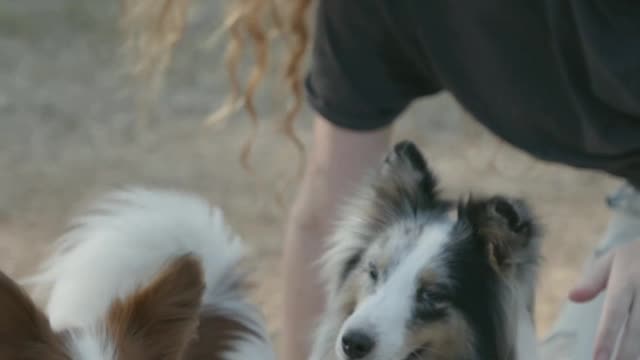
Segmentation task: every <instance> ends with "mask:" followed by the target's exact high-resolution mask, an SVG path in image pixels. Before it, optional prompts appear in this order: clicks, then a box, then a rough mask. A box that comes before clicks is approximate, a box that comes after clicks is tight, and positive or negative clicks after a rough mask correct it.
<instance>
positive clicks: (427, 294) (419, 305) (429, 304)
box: [415, 287, 448, 320]
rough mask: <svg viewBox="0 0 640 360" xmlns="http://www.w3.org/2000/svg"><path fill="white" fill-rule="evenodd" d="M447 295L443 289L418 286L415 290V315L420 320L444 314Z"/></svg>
mask: <svg viewBox="0 0 640 360" xmlns="http://www.w3.org/2000/svg"><path fill="white" fill-rule="evenodd" d="M447 299H448V298H447V295H446V293H445V292H444V291H442V290H439V289H432V288H426V287H423V288H420V289H418V291H417V292H416V305H415V310H416V316H417V317H418V318H420V319H422V320H433V319H436V318H440V317H442V316H445V315H446V303H447Z"/></svg>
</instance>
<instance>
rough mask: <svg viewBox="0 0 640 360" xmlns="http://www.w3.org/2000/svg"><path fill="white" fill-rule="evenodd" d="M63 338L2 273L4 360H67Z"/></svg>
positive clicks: (0, 305) (1, 348) (0, 302)
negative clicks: (61, 338)
mask: <svg viewBox="0 0 640 360" xmlns="http://www.w3.org/2000/svg"><path fill="white" fill-rule="evenodd" d="M67 358H68V357H67V356H65V355H64V347H63V346H62V342H61V340H60V339H59V337H58V336H57V335H56V334H55V333H54V332H53V330H52V329H51V326H50V325H49V321H48V320H47V318H46V316H45V315H44V314H43V313H42V312H41V311H40V310H38V308H37V307H36V305H35V304H34V303H33V301H32V300H31V299H30V298H29V296H28V295H27V294H26V293H25V292H24V290H22V289H21V288H20V286H18V284H16V283H15V282H14V281H13V280H11V279H10V278H9V277H8V276H7V275H6V274H4V273H3V272H0V359H23V360H41V359H43V360H44V359H56V360H57V359H67Z"/></svg>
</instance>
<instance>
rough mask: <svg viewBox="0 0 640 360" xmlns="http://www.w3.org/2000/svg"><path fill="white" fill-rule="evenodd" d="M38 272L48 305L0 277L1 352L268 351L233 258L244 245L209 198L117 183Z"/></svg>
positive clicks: (189, 355)
mask: <svg viewBox="0 0 640 360" xmlns="http://www.w3.org/2000/svg"><path fill="white" fill-rule="evenodd" d="M72 225H73V227H72V229H71V230H70V231H69V232H68V233H67V234H66V235H65V236H64V237H63V238H62V239H61V241H60V242H59V248H58V251H57V253H56V254H55V255H54V256H53V257H52V258H51V259H50V260H49V262H48V263H47V264H46V266H45V267H44V269H43V271H42V273H40V274H38V275H37V276H35V277H33V278H32V279H29V280H28V282H30V283H36V284H39V285H48V286H49V287H50V288H51V289H50V290H51V295H50V298H49V301H48V305H47V315H46V316H45V314H44V313H42V312H40V310H38V309H37V308H36V306H35V305H34V304H33V302H32V301H31V300H30V298H29V297H28V296H27V295H26V294H25V292H23V290H22V289H21V288H20V287H19V286H18V285H17V284H16V283H15V282H13V281H12V280H11V279H9V278H8V277H6V276H5V275H4V274H3V275H2V276H1V277H0V313H1V315H0V359H7V360H145V359H147V360H177V359H216V360H247V359H264V360H273V359H274V358H275V356H274V354H273V350H272V346H271V343H270V342H269V340H268V338H267V333H266V331H265V328H264V327H263V324H264V321H263V319H262V316H261V315H260V313H259V311H258V310H257V309H256V308H255V307H254V306H253V305H251V304H250V303H248V302H247V299H246V297H245V291H244V290H245V282H244V280H245V279H244V276H243V275H242V273H241V272H238V271H237V269H236V265H237V264H238V261H239V260H240V259H241V256H242V253H243V247H242V245H241V242H240V240H239V239H238V238H237V237H236V236H235V235H234V234H233V233H232V232H231V231H230V230H229V229H228V227H227V226H226V224H225V221H224V219H223V215H222V213H221V212H220V210H219V209H217V208H212V207H211V206H209V204H207V203H206V202H205V201H203V200H201V199H199V198H197V197H193V196H191V195H187V194H183V193H177V192H169V191H147V190H143V189H133V190H128V191H122V192H117V193H114V194H111V195H109V196H108V197H106V198H105V199H103V200H102V201H100V202H98V204H97V205H96V207H95V208H94V209H92V211H91V212H89V213H87V214H86V215H85V216H83V217H80V218H78V219H76V220H75V221H74V223H73V224H72Z"/></svg>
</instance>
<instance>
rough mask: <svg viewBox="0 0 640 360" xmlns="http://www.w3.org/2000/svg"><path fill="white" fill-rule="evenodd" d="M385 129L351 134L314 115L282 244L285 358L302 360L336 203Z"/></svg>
mask: <svg viewBox="0 0 640 360" xmlns="http://www.w3.org/2000/svg"><path fill="white" fill-rule="evenodd" d="M390 133H391V130H390V128H389V127H386V128H383V129H379V130H375V131H367V132H354V131H350V130H345V129H341V128H338V127H336V126H335V125H333V124H331V123H330V122H329V121H327V120H325V119H323V118H322V117H318V118H317V119H316V120H315V123H314V129H313V145H312V148H311V151H310V153H309V157H308V159H307V160H308V161H307V169H306V173H305V175H304V178H303V180H302V183H301V187H300V190H299V192H298V195H297V198H296V200H295V202H294V204H293V206H292V209H291V213H290V217H289V221H288V224H287V227H286V235H285V243H284V263H283V265H284V271H283V280H284V283H285V286H284V293H283V295H284V309H285V312H284V324H283V325H284V329H283V334H282V348H281V350H282V352H283V358H284V359H306V358H307V356H308V352H309V346H310V344H309V342H310V340H311V335H312V332H311V331H312V330H313V328H314V325H315V322H316V321H317V318H318V316H319V315H320V313H321V311H322V310H323V305H324V286H323V284H321V283H320V281H319V279H318V272H317V261H318V259H319V258H320V256H321V255H322V252H323V251H324V246H325V241H324V240H325V239H326V238H327V236H328V235H330V231H331V230H332V224H333V221H335V220H336V218H335V214H336V210H337V207H338V206H340V204H341V202H342V200H343V199H345V198H346V197H348V196H350V195H351V194H352V192H353V191H354V189H355V188H356V187H357V184H358V183H359V182H360V181H361V180H362V178H363V176H364V175H365V174H366V173H367V172H368V171H369V170H370V169H372V167H374V166H376V165H377V164H378V163H379V162H380V161H381V159H382V156H383V154H384V152H385V151H386V150H387V148H388V146H389V141H390V140H389V138H390Z"/></svg>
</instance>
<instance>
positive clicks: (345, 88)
mask: <svg viewBox="0 0 640 360" xmlns="http://www.w3.org/2000/svg"><path fill="white" fill-rule="evenodd" d="M382 2H383V1H377V0H320V1H319V3H318V8H317V13H316V19H315V20H316V22H315V34H314V44H313V48H312V54H311V69H310V71H309V72H308V74H307V76H306V79H305V89H306V93H307V98H308V101H309V103H310V105H311V107H312V108H313V109H314V110H315V111H316V112H317V113H318V114H320V115H321V116H323V117H324V118H326V119H327V120H328V121H330V122H332V123H333V124H335V125H337V126H339V127H342V128H347V129H351V130H374V129H378V128H382V127H384V126H386V125H389V124H390V123H391V122H393V121H394V120H395V119H396V118H397V117H398V116H399V115H400V113H401V112H403V111H404V109H405V108H406V107H407V106H408V105H409V104H410V103H411V102H412V101H413V100H414V99H416V98H417V97H419V96H422V95H427V94H429V93H433V92H436V91H438V90H439V87H438V86H437V85H436V84H435V83H434V82H433V81H431V79H429V78H428V77H426V76H425V74H423V73H422V72H421V71H420V66H419V57H418V56H416V54H417V52H418V51H417V50H416V52H415V53H412V52H411V51H410V49H411V48H412V46H411V45H412V44H408V43H406V42H403V41H405V40H407V39H406V38H404V37H403V36H398V35H399V34H402V33H405V34H406V33H407V32H405V31H403V30H404V29H399V28H398V25H393V24H400V23H402V19H399V21H398V18H397V17H395V18H394V21H393V22H391V21H390V17H391V16H392V15H393V14H390V13H389V11H388V10H389V9H388V8H385V5H383V4H382ZM389 3H393V2H389ZM396 15H397V14H396ZM399 38H400V39H402V40H403V41H399Z"/></svg>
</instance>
